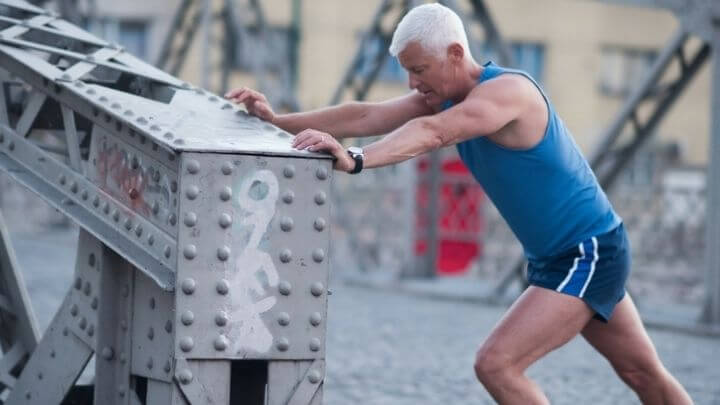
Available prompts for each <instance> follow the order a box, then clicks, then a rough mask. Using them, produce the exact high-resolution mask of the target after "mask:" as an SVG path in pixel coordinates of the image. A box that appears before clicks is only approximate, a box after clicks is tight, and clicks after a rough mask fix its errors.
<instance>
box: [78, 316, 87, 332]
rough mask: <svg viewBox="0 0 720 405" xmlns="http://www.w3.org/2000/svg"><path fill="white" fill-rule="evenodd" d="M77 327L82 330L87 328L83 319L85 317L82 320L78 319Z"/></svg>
mask: <svg viewBox="0 0 720 405" xmlns="http://www.w3.org/2000/svg"><path fill="white" fill-rule="evenodd" d="M79 326H80V329H82V330H85V328H87V319H85V317H82V319H80V324H79Z"/></svg>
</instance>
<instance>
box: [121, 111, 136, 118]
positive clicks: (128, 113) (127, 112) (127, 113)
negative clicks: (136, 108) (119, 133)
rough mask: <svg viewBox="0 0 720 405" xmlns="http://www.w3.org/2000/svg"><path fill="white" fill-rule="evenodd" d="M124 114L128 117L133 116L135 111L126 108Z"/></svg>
mask: <svg viewBox="0 0 720 405" xmlns="http://www.w3.org/2000/svg"><path fill="white" fill-rule="evenodd" d="M123 114H125V115H126V116H128V117H132V116H133V114H134V113H133V112H132V110H125V112H124V113H123Z"/></svg>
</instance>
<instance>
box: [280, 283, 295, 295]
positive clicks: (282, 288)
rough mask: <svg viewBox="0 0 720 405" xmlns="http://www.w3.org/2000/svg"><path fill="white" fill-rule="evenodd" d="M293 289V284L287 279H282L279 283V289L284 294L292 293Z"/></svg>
mask: <svg viewBox="0 0 720 405" xmlns="http://www.w3.org/2000/svg"><path fill="white" fill-rule="evenodd" d="M291 290H292V285H290V283H289V282H287V281H281V282H280V284H278V291H279V292H280V294H282V295H290V291H291Z"/></svg>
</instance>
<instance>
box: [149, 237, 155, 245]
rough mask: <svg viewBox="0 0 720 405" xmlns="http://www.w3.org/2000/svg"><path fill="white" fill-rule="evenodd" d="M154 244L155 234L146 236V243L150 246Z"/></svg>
mask: <svg viewBox="0 0 720 405" xmlns="http://www.w3.org/2000/svg"><path fill="white" fill-rule="evenodd" d="M154 244H155V235H150V236H148V245H150V246H152V245H154Z"/></svg>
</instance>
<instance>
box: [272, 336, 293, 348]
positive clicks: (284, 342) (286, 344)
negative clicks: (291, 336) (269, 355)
mask: <svg viewBox="0 0 720 405" xmlns="http://www.w3.org/2000/svg"><path fill="white" fill-rule="evenodd" d="M275 347H277V349H278V350H280V351H281V352H286V351H287V350H288V349H289V348H290V341H289V340H288V339H287V338H284V337H281V338H279V339H278V340H277V342H276V344H275Z"/></svg>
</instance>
